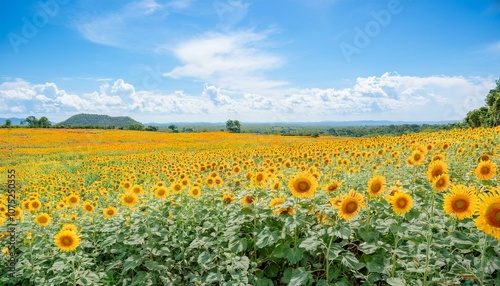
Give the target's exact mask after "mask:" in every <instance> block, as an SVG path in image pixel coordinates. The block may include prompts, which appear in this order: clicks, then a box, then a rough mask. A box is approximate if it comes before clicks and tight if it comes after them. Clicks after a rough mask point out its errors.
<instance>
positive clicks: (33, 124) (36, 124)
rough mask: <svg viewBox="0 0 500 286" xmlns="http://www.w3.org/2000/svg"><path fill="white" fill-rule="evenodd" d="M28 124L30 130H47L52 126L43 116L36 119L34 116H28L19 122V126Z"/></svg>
mask: <svg viewBox="0 0 500 286" xmlns="http://www.w3.org/2000/svg"><path fill="white" fill-rule="evenodd" d="M24 124H28V127H30V128H49V127H51V126H52V123H50V121H49V119H48V118H47V117H45V116H42V117H40V119H37V118H36V117H35V116H28V117H26V119H25V120H23V121H21V125H24Z"/></svg>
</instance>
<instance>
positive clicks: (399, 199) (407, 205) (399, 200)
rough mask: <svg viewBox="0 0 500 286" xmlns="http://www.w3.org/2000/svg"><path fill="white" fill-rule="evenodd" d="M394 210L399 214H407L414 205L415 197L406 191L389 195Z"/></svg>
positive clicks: (388, 199)
mask: <svg viewBox="0 0 500 286" xmlns="http://www.w3.org/2000/svg"><path fill="white" fill-rule="evenodd" d="M387 201H388V202H389V203H390V204H391V206H392V210H393V211H394V212H395V213H397V214H405V213H407V212H409V211H410V210H411V208H412V207H413V199H412V197H411V196H410V195H408V194H407V193H405V192H402V191H397V192H395V193H394V194H393V195H392V196H388V197H387Z"/></svg>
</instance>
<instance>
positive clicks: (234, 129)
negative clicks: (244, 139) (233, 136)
mask: <svg viewBox="0 0 500 286" xmlns="http://www.w3.org/2000/svg"><path fill="white" fill-rule="evenodd" d="M226 130H227V131H229V132H231V133H240V132H241V124H240V122H239V121H238V120H231V119H229V120H228V121H226Z"/></svg>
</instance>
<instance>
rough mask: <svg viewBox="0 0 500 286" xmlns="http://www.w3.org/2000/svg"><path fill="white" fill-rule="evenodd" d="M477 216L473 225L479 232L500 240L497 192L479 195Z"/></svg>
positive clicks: (499, 208)
mask: <svg viewBox="0 0 500 286" xmlns="http://www.w3.org/2000/svg"><path fill="white" fill-rule="evenodd" d="M479 200H480V201H481V203H480V205H479V208H478V209H479V216H478V217H477V218H476V220H475V221H474V224H475V225H476V227H477V228H478V229H479V230H482V231H484V232H485V233H487V234H490V235H492V236H493V237H495V238H496V239H500V193H499V191H498V190H496V191H493V192H490V193H484V194H481V195H479Z"/></svg>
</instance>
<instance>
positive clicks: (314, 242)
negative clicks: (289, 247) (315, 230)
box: [299, 236, 321, 252]
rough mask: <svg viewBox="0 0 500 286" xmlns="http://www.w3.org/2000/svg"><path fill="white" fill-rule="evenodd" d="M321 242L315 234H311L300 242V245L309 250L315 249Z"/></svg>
mask: <svg viewBox="0 0 500 286" xmlns="http://www.w3.org/2000/svg"><path fill="white" fill-rule="evenodd" d="M320 244H321V241H320V240H318V239H317V238H316V237H314V236H310V237H308V238H306V239H304V240H303V241H302V243H300V245H299V247H301V248H304V249H305V250H307V251H311V252H312V251H314V250H316V249H317V248H318V246H319V245H320Z"/></svg>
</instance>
